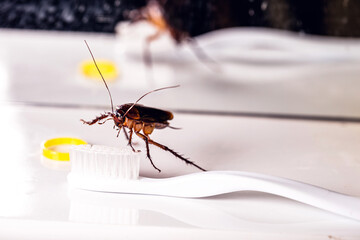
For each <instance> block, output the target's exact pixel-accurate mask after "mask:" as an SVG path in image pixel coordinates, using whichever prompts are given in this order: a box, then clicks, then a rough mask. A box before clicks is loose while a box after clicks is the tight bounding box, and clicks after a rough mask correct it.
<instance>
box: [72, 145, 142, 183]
mask: <svg viewBox="0 0 360 240" xmlns="http://www.w3.org/2000/svg"><path fill="white" fill-rule="evenodd" d="M70 163H71V173H72V174H76V175H77V176H84V177H94V178H119V179H137V178H138V177H139V168H140V157H139V154H137V153H134V152H133V151H131V150H130V149H124V148H114V147H107V146H99V145H77V146H73V147H72V149H71V151H70Z"/></svg>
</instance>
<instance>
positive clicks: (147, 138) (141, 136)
mask: <svg viewBox="0 0 360 240" xmlns="http://www.w3.org/2000/svg"><path fill="white" fill-rule="evenodd" d="M135 133H136V135H138V136H139V137H140V138H142V139H143V140H144V141H145V145H146V156H147V157H148V158H149V160H150V163H151V165H152V166H153V167H154V168H155V169H156V170H158V171H159V172H161V170H160V169H159V168H157V167H156V166H155V164H154V162H153V161H152V159H151V156H150V148H149V140H150V139H149V137H147V136H145V135H143V134H141V133H139V132H135Z"/></svg>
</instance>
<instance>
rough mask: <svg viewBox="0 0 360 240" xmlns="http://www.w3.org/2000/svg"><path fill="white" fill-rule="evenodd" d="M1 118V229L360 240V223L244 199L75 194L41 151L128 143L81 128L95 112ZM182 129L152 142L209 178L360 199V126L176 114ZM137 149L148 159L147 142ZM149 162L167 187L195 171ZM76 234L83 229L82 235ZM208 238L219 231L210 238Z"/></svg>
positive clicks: (26, 109) (269, 199)
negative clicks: (286, 182) (299, 186)
mask: <svg viewBox="0 0 360 240" xmlns="http://www.w3.org/2000/svg"><path fill="white" fill-rule="evenodd" d="M2 110H3V112H6V113H7V114H6V117H4V118H2V119H1V120H0V126H1V131H2V132H3V133H4V134H2V136H1V144H2V146H5V147H4V148H3V150H2V155H3V160H2V161H1V168H0V169H1V170H0V178H1V181H0V189H1V191H2V193H3V194H2V199H1V203H2V204H1V205H0V206H1V207H0V216H1V221H5V222H4V224H7V225H10V226H14V225H16V224H15V222H16V220H18V224H19V227H20V228H22V227H23V229H24V231H25V230H27V231H29V234H30V233H31V234H33V236H39V234H40V233H39V232H41V231H44V230H43V228H41V229H39V227H36V226H37V224H40V222H42V224H45V225H48V226H49V228H50V229H52V228H54V227H56V226H58V224H59V226H61V228H63V229H64V231H66V230H68V231H69V233H68V235H66V233H62V235H60V236H64V234H65V235H66V237H68V238H71V239H78V238H76V237H78V235H77V234H79V231H80V232H81V231H82V230H81V229H82V227H84V225H83V223H92V224H95V225H91V226H93V228H94V229H96V231H99V232H101V231H102V229H108V228H110V229H112V230H110V233H112V234H113V235H112V234H110V233H109V234H110V235H111V236H112V237H115V236H124V235H122V234H124V233H123V232H121V233H119V232H118V231H116V230H114V229H113V227H112V226H109V224H110V225H113V224H115V225H121V226H122V227H121V228H126V229H127V230H126V231H125V232H126V233H128V234H130V235H129V236H134V238H136V237H137V238H140V237H141V236H142V237H144V235H143V233H144V232H142V233H140V232H138V231H135V230H134V231H132V229H133V228H130V229H129V227H128V226H129V225H131V226H132V227H135V228H137V227H139V229H143V228H144V227H146V228H148V227H154V229H152V228H151V229H152V230H151V231H155V232H157V234H160V233H161V232H162V231H163V230H164V231H175V232H177V231H180V229H181V231H180V232H179V233H178V235H179V238H181V237H180V236H186V235H187V234H189V232H191V233H193V231H195V230H196V229H201V230H199V232H197V231H195V233H194V234H195V235H196V234H199V236H201V234H204V236H212V234H211V232H212V231H214V230H216V231H220V232H217V234H218V235H216V234H215V235H214V236H218V237H220V236H221V231H225V232H224V234H225V235H226V236H228V237H229V238H230V237H233V238H236V237H239V236H249V235H252V233H253V232H256V236H260V237H266V238H270V239H271V237H273V239H278V237H279V234H285V236H295V237H296V236H299V235H301V236H304V235H305V236H308V237H314V239H317V238H319V239H321V237H327V236H328V235H332V236H338V237H340V236H341V237H344V238H345V239H352V238H354V239H355V238H356V237H359V236H360V231H359V229H360V222H356V221H352V220H348V219H345V218H342V217H339V216H336V215H333V214H330V213H328V212H325V211H322V210H319V209H316V208H313V207H309V206H307V205H304V204H300V203H297V202H295V201H291V200H288V199H284V198H280V197H276V196H273V195H268V194H261V193H251V192H240V193H234V194H227V195H221V196H218V197H211V198H205V199H181V198H167V197H154V196H141V195H126V194H105V193H93V192H85V191H75V192H69V191H68V187H67V182H66V175H67V171H64V170H55V169H49V168H48V167H46V166H44V165H42V163H41V148H40V144H41V142H42V141H44V140H46V139H49V138H51V137H57V136H74V137H80V138H82V139H85V140H86V141H88V142H89V143H94V144H99V143H101V144H106V145H113V146H118V145H119V144H121V145H123V146H124V145H126V140H125V138H124V137H123V136H121V137H119V138H118V139H117V138H116V137H115V135H116V132H115V131H114V130H113V129H112V126H111V124H110V123H108V124H105V125H103V126H84V125H82V124H81V123H80V121H79V119H80V118H83V117H84V118H91V117H92V116H94V115H95V114H96V113H97V111H96V110H86V109H62V108H44V107H30V106H21V105H18V106H14V105H6V104H5V105H2ZM219 122H222V123H223V127H222V131H217V132H216V134H217V137H216V138H214V137H213V135H214V131H209V129H211V128H212V126H214V125H216V124H218V123H219ZM174 125H177V126H181V127H183V129H182V130H171V129H167V130H162V131H158V132H154V134H153V139H156V140H158V141H159V142H162V143H166V144H167V145H169V146H171V147H173V148H174V149H176V150H178V151H179V152H181V153H184V154H186V156H190V157H191V159H192V160H194V161H196V162H197V163H198V164H200V165H201V166H204V167H206V168H208V169H211V170H226V169H231V170H246V171H254V172H262V173H266V174H271V175H276V176H281V177H288V178H291V179H295V180H300V181H303V182H307V183H311V184H314V185H317V186H321V187H325V188H328V189H331V190H335V191H339V192H342V193H347V194H351V195H354V196H360V188H359V185H358V184H354V183H357V182H359V174H358V173H359V171H360V169H359V168H360V164H359V162H360V159H359V156H360V153H359V151H360V150H359V149H360V148H359V146H358V145H357V143H359V142H360V141H359V140H360V139H359V138H360V137H359V136H360V134H359V131H360V126H359V125H357V124H339V123H325V122H310V121H286V120H268V119H256V118H236V117H214V116H213V117H210V116H196V115H182V114H177V115H176V116H175V119H174ZM233 126H237V127H233ZM180 133H181V134H180ZM136 141H137V142H139V140H136ZM239 146H240V147H239ZM259 146H262V147H261V149H260V148H259ZM137 147H138V148H139V149H142V150H143V149H144V146H143V144H142V143H140V142H139V145H138V146H137ZM151 152H152V155H153V158H154V159H156V160H155V161H156V163H157V165H158V167H160V168H161V169H162V173H161V174H158V173H157V172H156V171H155V170H154V169H153V168H152V167H151V165H150V163H149V162H148V160H147V159H145V158H144V159H143V160H142V165H141V175H144V176H149V177H165V176H174V175H179V174H184V173H189V172H194V171H196V169H194V168H191V167H189V166H186V165H185V164H183V163H182V162H181V161H179V160H177V159H175V158H174V157H173V156H171V155H170V154H169V153H166V152H162V151H160V150H158V149H155V148H152V149H151ZM291 156H292V157H291ZM274 213H276V214H274ZM6 219H8V220H9V221H6ZM25 220H26V221H25ZM28 220H36V222H32V223H31V225H32V224H33V225H35V226H34V229H31V230H30V229H29V228H28V227H26V226H24V225H23V224H25V225H27V221H28ZM38 221H40V222H38ZM59 222H60V223H59ZM52 223H53V224H54V226H51V225H52ZM71 223H76V224H74V225H73V224H71ZM78 224H80V225H78ZM124 225H125V226H124ZM75 226H82V227H80V228H79V229H74V228H75ZM89 227H90V226H89ZM121 228H120V229H121ZM205 229H212V230H211V231H210V232H203V231H204V230H205ZM258 229H261V232H258ZM104 231H105V230H104ZM145 232H146V231H145ZM2 234H3V236H13V237H14V236H22V235H21V234H23V233H15V232H10V231H9V229H8V228H6V229H4V230H2V231H0V236H1V235H2ZM182 234H183V235H182ZM40 235H41V234H40ZM110 235H109V236H110ZM45 236H46V235H45ZM214 236H212V237H214ZM282 236H283V235H280V237H282ZM87 237H88V236H87ZM15 239H16V238H15ZM255 239H256V238H255Z"/></svg>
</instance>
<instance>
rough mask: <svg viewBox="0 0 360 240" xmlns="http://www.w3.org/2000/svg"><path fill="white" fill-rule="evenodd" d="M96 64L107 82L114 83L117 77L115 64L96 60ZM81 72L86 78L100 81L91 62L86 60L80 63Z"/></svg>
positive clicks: (97, 72)
mask: <svg viewBox="0 0 360 240" xmlns="http://www.w3.org/2000/svg"><path fill="white" fill-rule="evenodd" d="M96 63H97V65H98V67H99V69H100V71H101V74H102V75H103V77H104V78H105V80H106V81H107V82H111V81H114V80H115V79H116V78H117V77H118V75H119V73H118V70H117V68H116V65H115V63H113V62H111V61H109V60H96ZM81 72H82V74H83V75H84V76H85V77H87V78H91V79H95V80H100V81H102V80H101V76H100V74H99V71H98V70H97V69H96V66H95V64H94V62H93V60H87V61H84V62H82V63H81Z"/></svg>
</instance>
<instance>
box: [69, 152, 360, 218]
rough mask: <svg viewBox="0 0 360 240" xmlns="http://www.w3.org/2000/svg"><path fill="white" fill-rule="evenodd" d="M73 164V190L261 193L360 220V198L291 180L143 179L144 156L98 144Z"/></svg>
mask: <svg viewBox="0 0 360 240" xmlns="http://www.w3.org/2000/svg"><path fill="white" fill-rule="evenodd" d="M70 162H71V172H70V173H69V175H68V182H69V185H70V186H71V187H73V188H78V189H84V190H91V191H98V192H111V193H131V194H147V195H161V196H169V197H183V198H201V197H210V196H215V195H219V194H224V193H231V192H237V191H258V192H264V193H270V194H274V195H278V196H282V197H285V198H289V199H292V200H295V201H299V202H302V203H305V204H308V205H311V206H314V207H317V208H320V209H323V210H326V211H329V212H332V213H335V214H338V215H341V216H345V217H348V218H351V219H355V220H358V221H360V199H359V198H356V197H353V196H348V195H344V194H341V193H337V192H333V191H330V190H327V189H324V188H320V187H316V186H313V185H310V184H306V183H301V182H298V181H294V180H289V179H285V178H279V177H274V176H268V175H263V174H258V173H250V172H241V171H208V172H199V173H193V174H188V175H183V176H177V177H171V178H162V179H152V178H145V177H139V168H140V155H139V153H134V152H132V151H131V150H130V149H119V148H112V147H106V146H98V145H77V146H73V147H72V149H71V151H70Z"/></svg>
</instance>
